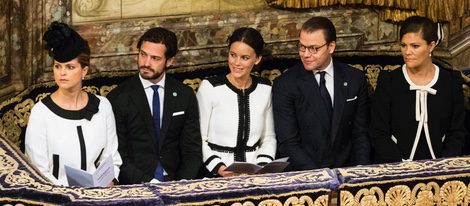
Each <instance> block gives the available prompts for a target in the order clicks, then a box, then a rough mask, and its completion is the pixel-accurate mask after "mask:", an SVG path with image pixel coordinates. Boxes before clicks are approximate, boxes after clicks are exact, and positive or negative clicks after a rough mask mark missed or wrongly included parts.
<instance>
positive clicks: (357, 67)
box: [348, 64, 364, 71]
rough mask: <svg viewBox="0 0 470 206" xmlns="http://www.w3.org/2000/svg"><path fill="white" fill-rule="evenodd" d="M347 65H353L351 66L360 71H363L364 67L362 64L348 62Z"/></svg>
mask: <svg viewBox="0 0 470 206" xmlns="http://www.w3.org/2000/svg"><path fill="white" fill-rule="evenodd" d="M348 65H349V66H351V67H353V68H356V69H359V70H361V71H364V67H362V65H360V64H348Z"/></svg>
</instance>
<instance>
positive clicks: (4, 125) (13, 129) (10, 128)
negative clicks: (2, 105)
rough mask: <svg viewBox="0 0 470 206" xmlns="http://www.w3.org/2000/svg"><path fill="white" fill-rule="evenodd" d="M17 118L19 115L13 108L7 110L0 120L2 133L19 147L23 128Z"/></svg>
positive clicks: (0, 132)
mask: <svg viewBox="0 0 470 206" xmlns="http://www.w3.org/2000/svg"><path fill="white" fill-rule="evenodd" d="M17 120H18V117H17V116H16V115H15V112H14V111H13V110H9V111H7V112H5V114H3V116H2V120H1V122H0V135H1V136H2V137H4V138H6V139H8V140H10V141H11V142H12V143H13V144H14V145H16V146H17V147H18V146H19V145H20V135H21V128H20V127H19V126H18V124H17Z"/></svg>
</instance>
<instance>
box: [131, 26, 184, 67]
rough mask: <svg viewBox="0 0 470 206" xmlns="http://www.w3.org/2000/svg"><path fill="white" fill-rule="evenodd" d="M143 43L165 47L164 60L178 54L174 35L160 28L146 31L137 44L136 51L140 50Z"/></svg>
mask: <svg viewBox="0 0 470 206" xmlns="http://www.w3.org/2000/svg"><path fill="white" fill-rule="evenodd" d="M144 41H148V42H152V43H160V44H163V45H165V47H166V51H165V58H166V59H169V58H172V57H174V56H175V55H176V53H177V52H178V40H177V39H176V35H175V33H173V32H172V31H170V30H168V29H165V28H162V27H155V28H151V29H149V30H147V31H146V32H145V33H144V34H143V35H142V36H141V37H140V38H139V41H138V42H137V48H138V49H140V47H141V46H142V43H143V42H144Z"/></svg>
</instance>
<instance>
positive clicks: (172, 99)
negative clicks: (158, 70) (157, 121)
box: [158, 74, 178, 149]
mask: <svg viewBox="0 0 470 206" xmlns="http://www.w3.org/2000/svg"><path fill="white" fill-rule="evenodd" d="M165 75H166V74H165ZM164 96H165V97H164V100H163V117H162V128H161V130H160V134H161V135H160V139H159V144H158V145H159V148H160V149H161V145H162V144H163V140H164V139H165V137H166V134H167V131H168V127H169V126H170V122H171V117H172V115H173V111H174V105H176V103H177V97H178V92H177V91H176V84H175V82H173V81H172V79H171V77H169V76H168V75H167V76H166V79H165V95H164Z"/></svg>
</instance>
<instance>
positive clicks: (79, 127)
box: [77, 126, 86, 171]
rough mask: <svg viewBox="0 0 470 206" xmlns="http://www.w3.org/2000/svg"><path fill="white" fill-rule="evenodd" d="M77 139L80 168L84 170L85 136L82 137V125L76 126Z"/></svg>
mask: <svg viewBox="0 0 470 206" xmlns="http://www.w3.org/2000/svg"><path fill="white" fill-rule="evenodd" d="M77 133H78V140H79V141H80V158H81V166H80V168H81V169H82V170H85V171H86V145H85V138H83V131H82V126H77Z"/></svg>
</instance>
